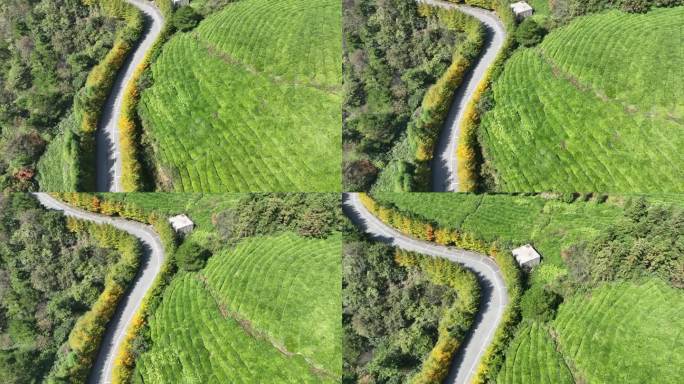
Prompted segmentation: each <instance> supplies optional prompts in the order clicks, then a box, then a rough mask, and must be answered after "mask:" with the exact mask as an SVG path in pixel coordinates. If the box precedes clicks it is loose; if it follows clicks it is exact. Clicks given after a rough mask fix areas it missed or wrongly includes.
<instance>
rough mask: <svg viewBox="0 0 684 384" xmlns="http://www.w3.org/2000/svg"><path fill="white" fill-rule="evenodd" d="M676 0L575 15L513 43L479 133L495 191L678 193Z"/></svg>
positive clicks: (681, 107)
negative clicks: (646, 8) (529, 40)
mask: <svg viewBox="0 0 684 384" xmlns="http://www.w3.org/2000/svg"><path fill="white" fill-rule="evenodd" d="M683 19H684V7H676V8H662V9H655V10H653V11H650V12H648V13H646V14H627V13H623V12H620V11H610V12H605V13H600V14H596V15H592V16H585V17H580V18H577V19H575V20H574V21H573V22H572V23H571V24H569V25H568V26H565V27H562V28H559V29H557V30H555V31H553V32H551V33H550V34H549V35H548V36H547V37H546V38H545V39H544V41H543V42H542V43H541V44H540V45H539V46H537V47H534V48H524V49H520V50H518V51H517V52H516V53H514V54H513V56H512V57H511V58H510V59H509V60H508V62H507V63H506V65H505V69H504V71H503V73H502V75H501V77H499V78H498V79H497V80H496V81H495V83H494V85H493V96H494V97H493V99H494V100H493V104H494V107H493V109H492V110H490V111H489V112H488V113H486V114H485V115H484V117H483V121H482V126H481V132H480V135H481V137H480V139H481V144H482V146H483V150H484V155H485V158H486V159H487V161H488V162H489V163H490V165H491V166H492V167H493V169H494V170H495V171H494V176H493V178H494V179H495V181H496V187H495V188H496V189H497V190H501V191H511V192H513V191H525V192H528V191H548V190H560V191H606V192H658V191H660V192H663V191H670V192H675V191H684V157H682V156H681V148H682V146H683V145H684V103H682V100H684V50H682V44H681V42H682V40H683V39H684V30H683V29H682V28H681V20H683Z"/></svg>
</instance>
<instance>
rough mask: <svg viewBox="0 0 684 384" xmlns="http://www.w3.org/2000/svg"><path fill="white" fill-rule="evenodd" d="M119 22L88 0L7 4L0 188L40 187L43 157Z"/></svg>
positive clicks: (0, 34)
mask: <svg viewBox="0 0 684 384" xmlns="http://www.w3.org/2000/svg"><path fill="white" fill-rule="evenodd" d="M116 26H117V25H116V23H115V21H114V20H113V19H112V18H108V17H106V16H105V13H104V12H103V11H102V10H100V9H99V8H98V7H88V6H85V5H84V4H83V2H82V1H81V0H40V1H36V0H11V1H3V2H2V3H1V4H0V150H1V151H2V153H3V156H2V158H1V159H0V188H2V189H3V190H5V189H10V190H35V189H36V188H37V182H36V181H35V179H34V176H35V167H36V162H37V161H38V159H39V157H40V156H41V155H42V153H43V152H44V150H45V147H46V143H47V142H48V141H50V140H51V139H52V138H53V136H54V135H55V134H56V133H57V131H58V129H57V126H58V124H59V122H60V120H62V119H63V118H64V117H65V116H66V115H67V114H68V112H69V110H70V109H71V106H72V103H73V99H74V95H75V93H76V91H77V90H78V89H79V88H81V87H82V86H83V85H84V83H85V81H86V76H87V74H88V72H89V70H90V68H92V67H93V66H94V65H95V64H97V62H98V61H99V60H100V59H101V58H102V57H104V55H105V54H106V53H107V52H108V50H109V49H110V48H111V46H112V43H113V40H114V32H115V29H116Z"/></svg>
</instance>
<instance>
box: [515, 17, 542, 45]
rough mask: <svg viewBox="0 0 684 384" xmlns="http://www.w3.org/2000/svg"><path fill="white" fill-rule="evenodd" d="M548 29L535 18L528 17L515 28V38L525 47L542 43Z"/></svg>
mask: <svg viewBox="0 0 684 384" xmlns="http://www.w3.org/2000/svg"><path fill="white" fill-rule="evenodd" d="M545 33H546V31H545V30H544V28H542V27H541V26H540V25H539V24H537V22H536V21H534V19H531V18H527V19H525V20H523V22H522V23H520V26H518V28H517V29H516V30H515V40H516V41H517V42H518V44H520V45H522V46H525V47H532V46H535V45H537V44H539V43H541V41H542V39H543V38H544V34H545Z"/></svg>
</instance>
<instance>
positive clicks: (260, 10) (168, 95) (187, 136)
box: [140, 0, 342, 192]
mask: <svg viewBox="0 0 684 384" xmlns="http://www.w3.org/2000/svg"><path fill="white" fill-rule="evenodd" d="M340 14H341V4H340V2H339V1H331V0H315V1H303V0H278V1H266V0H244V1H240V2H237V3H233V4H230V5H228V6H226V7H225V8H223V9H222V10H221V11H219V12H217V13H214V14H212V15H210V16H209V17H207V19H205V20H204V21H203V22H202V23H201V24H200V25H199V26H198V27H197V28H196V29H195V30H194V31H191V32H187V33H180V34H177V35H176V36H175V37H174V38H172V39H171V40H170V41H169V42H168V43H167V44H166V45H165V47H164V49H163V51H162V53H161V55H160V57H159V58H158V59H157V60H156V61H155V63H154V65H153V66H152V74H153V78H154V84H153V85H152V86H151V87H150V88H149V89H147V90H146V91H145V92H144V93H143V95H142V99H141V105H140V114H141V117H142V120H143V124H144V127H145V131H146V133H147V135H148V137H149V139H150V142H151V151H150V154H151V157H152V158H153V160H154V162H155V168H156V174H157V184H158V188H161V189H164V190H170V191H175V192H179V191H188V192H190V191H203V192H227V191H228V192H247V191H338V190H339V189H340V178H341V176H340V169H339V168H340V166H339V164H340V161H341V132H340V121H341V108H340V103H341V96H340V95H341V77H342V74H341V33H342V32H341V26H340V22H339V20H340Z"/></svg>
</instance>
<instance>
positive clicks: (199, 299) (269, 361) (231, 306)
mask: <svg viewBox="0 0 684 384" xmlns="http://www.w3.org/2000/svg"><path fill="white" fill-rule="evenodd" d="M340 253H341V237H340V236H339V235H335V236H332V237H329V238H327V239H325V240H316V239H305V238H302V237H299V236H297V235H294V234H291V233H284V234H281V235H277V236H268V237H254V238H250V239H247V240H244V241H242V242H240V243H239V244H238V246H237V247H236V248H235V249H232V250H225V251H223V252H221V253H219V254H216V255H214V256H213V257H212V258H211V259H210V261H209V263H208V264H207V266H206V267H205V268H204V269H203V270H201V271H199V272H189V273H186V274H184V275H181V276H179V277H177V278H176V279H174V281H173V282H172V283H171V285H170V287H169V288H167V290H166V291H165V293H164V298H163V302H162V304H161V306H160V307H159V308H158V309H157V311H156V314H155V316H154V317H153V318H152V319H151V323H150V329H151V339H152V346H151V348H150V350H149V351H147V352H145V353H144V354H143V355H142V357H141V358H140V359H139V360H138V365H137V370H138V374H139V375H140V376H141V377H142V378H143V380H144V382H155V383H172V382H177V381H176V380H177V379H178V378H179V377H182V378H183V379H184V382H188V383H192V382H198V383H209V382H216V383H225V382H290V383H293V382H297V383H300V382H301V383H314V382H316V383H318V382H330V383H332V382H336V380H335V378H336V377H339V375H340V374H341V370H342V362H341V345H340V343H339V340H340V338H341V332H342V330H341V324H340V317H339V316H340V315H339V313H340V308H341V305H342V303H341V294H340V286H341V260H340Z"/></svg>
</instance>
